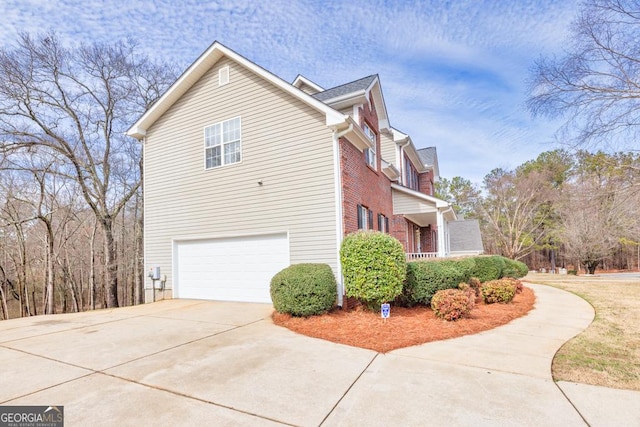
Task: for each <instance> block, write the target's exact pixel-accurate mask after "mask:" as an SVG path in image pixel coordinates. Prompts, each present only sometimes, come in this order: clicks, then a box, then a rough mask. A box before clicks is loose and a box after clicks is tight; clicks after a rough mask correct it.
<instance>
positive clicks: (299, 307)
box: [271, 264, 338, 317]
mask: <svg viewBox="0 0 640 427" xmlns="http://www.w3.org/2000/svg"><path fill="white" fill-rule="evenodd" d="M337 294H338V290H337V284H336V278H335V276H334V275H333V271H332V270H331V267H329V266H328V265H327V264H294V265H291V266H289V267H287V268H285V269H283V270H281V271H280V272H278V273H277V274H276V275H275V276H273V278H272V279H271V300H272V301H273V308H275V309H276V311H278V312H279V313H288V314H291V315H292V316H305V317H307V316H313V315H316V314H321V313H324V312H327V311H329V310H331V308H333V306H334V304H335V302H336V296H337Z"/></svg>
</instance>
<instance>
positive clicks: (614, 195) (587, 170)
mask: <svg viewBox="0 0 640 427" xmlns="http://www.w3.org/2000/svg"><path fill="white" fill-rule="evenodd" d="M639 161H640V160H639V159H638V157H637V156H635V155H632V154H628V153H627V154H624V153H618V154H605V153H603V152H598V153H595V154H592V153H588V152H585V151H580V152H578V154H577V164H576V167H575V169H574V171H573V173H572V175H573V176H572V179H571V180H570V183H569V185H567V187H566V188H565V192H564V197H563V199H562V201H561V202H560V203H559V204H558V205H559V206H560V211H561V214H562V215H561V218H562V226H563V231H562V237H563V243H564V246H565V251H566V253H567V255H568V256H570V257H572V258H574V259H576V260H578V261H579V262H580V263H581V264H582V265H584V267H585V269H586V270H587V271H588V272H589V273H590V274H593V273H594V272H595V270H596V268H597V267H598V265H600V264H601V263H602V262H603V261H604V260H606V259H607V258H609V257H611V256H612V255H613V254H614V252H615V251H616V250H617V249H618V248H619V247H620V246H621V244H622V243H624V242H625V241H627V240H630V238H637V237H636V236H637V230H638V223H639V220H638V209H639V206H638V201H639V200H638V188H637V185H636V183H637V182H639V180H640V177H638V176H637V172H636V170H637V169H638V163H639Z"/></svg>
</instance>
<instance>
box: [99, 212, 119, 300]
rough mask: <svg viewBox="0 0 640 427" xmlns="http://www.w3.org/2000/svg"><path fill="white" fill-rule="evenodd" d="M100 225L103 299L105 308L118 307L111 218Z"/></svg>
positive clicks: (115, 255)
mask: <svg viewBox="0 0 640 427" xmlns="http://www.w3.org/2000/svg"><path fill="white" fill-rule="evenodd" d="M101 224H102V232H103V234H104V264H105V265H104V266H105V271H104V276H105V292H106V295H105V299H106V302H107V307H109V308H112V307H119V305H118V263H117V253H116V242H115V240H114V238H113V220H112V219H111V218H103V219H102V222H101Z"/></svg>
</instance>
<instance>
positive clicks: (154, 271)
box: [149, 267, 160, 280]
mask: <svg viewBox="0 0 640 427" xmlns="http://www.w3.org/2000/svg"><path fill="white" fill-rule="evenodd" d="M149 277H150V278H151V280H160V267H151V268H150V269H149Z"/></svg>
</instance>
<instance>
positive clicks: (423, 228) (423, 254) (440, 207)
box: [391, 184, 457, 261]
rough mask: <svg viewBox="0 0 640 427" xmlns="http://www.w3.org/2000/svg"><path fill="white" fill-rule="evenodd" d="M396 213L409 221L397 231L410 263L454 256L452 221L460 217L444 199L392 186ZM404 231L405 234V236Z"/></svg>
mask: <svg viewBox="0 0 640 427" xmlns="http://www.w3.org/2000/svg"><path fill="white" fill-rule="evenodd" d="M391 188H392V195H393V213H394V215H396V216H397V217H400V218H403V219H404V220H405V221H406V227H405V229H404V230H403V229H402V228H403V227H402V224H399V225H398V227H397V228H396V230H395V231H396V234H397V235H399V236H396V237H399V240H401V241H402V242H403V244H404V246H405V252H406V253H407V260H408V261H417V260H424V259H429V258H445V257H448V256H450V236H449V222H451V221H455V220H456V219H457V218H456V214H455V212H454V211H453V209H452V208H451V206H450V205H449V203H447V202H445V201H444V200H440V199H438V198H436V197H432V196H429V195H427V194H424V193H420V192H418V191H415V190H411V189H408V188H406V187H403V186H400V185H397V184H391ZM403 231H404V234H405V235H402V234H403Z"/></svg>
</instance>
